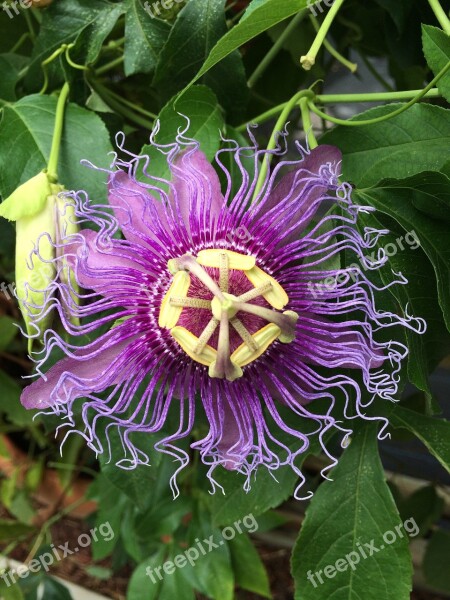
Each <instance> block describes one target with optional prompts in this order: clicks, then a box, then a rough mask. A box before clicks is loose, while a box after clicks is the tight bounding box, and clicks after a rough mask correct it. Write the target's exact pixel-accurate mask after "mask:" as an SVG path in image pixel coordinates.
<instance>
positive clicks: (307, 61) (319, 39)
mask: <svg viewBox="0 0 450 600" xmlns="http://www.w3.org/2000/svg"><path fill="white" fill-rule="evenodd" d="M343 3H344V0H335V1H334V3H333V5H332V6H331V8H330V10H329V11H328V13H327V16H326V17H325V19H324V20H323V23H322V25H321V26H320V28H319V31H318V32H317V35H316V37H315V39H314V42H313V43H312V46H311V48H310V49H309V50H308V52H307V53H306V54H305V55H304V56H302V57H301V58H300V64H301V65H302V67H303V68H304V69H305V71H309V70H310V69H311V68H312V67H313V66H314V65H315V63H316V58H317V54H318V53H319V50H320V49H321V47H322V45H323V43H324V40H325V37H326V35H327V33H328V31H329V29H330V27H331V24H332V23H333V21H334V18H335V17H336V15H337V14H338V12H339V10H340V8H341V6H342V4H343Z"/></svg>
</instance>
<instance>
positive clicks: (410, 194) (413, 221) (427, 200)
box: [356, 172, 450, 330]
mask: <svg viewBox="0 0 450 600" xmlns="http://www.w3.org/2000/svg"><path fill="white" fill-rule="evenodd" d="M356 194H357V195H358V196H359V197H360V198H362V199H363V200H364V203H367V204H371V205H372V206H375V208H377V209H379V210H380V211H382V212H385V213H387V214H388V215H389V216H390V217H392V218H393V219H395V220H396V221H397V222H398V223H399V224H400V225H401V226H402V227H403V228H404V229H406V230H407V231H415V232H416V234H417V237H418V239H419V241H420V243H421V245H422V248H423V250H424V252H425V253H426V255H427V256H428V258H429V259H430V261H431V264H432V265H433V267H434V271H435V274H436V280H437V288H438V297H439V304H440V306H441V309H442V312H443V314H444V318H445V321H446V323H447V328H448V329H449V330H450V247H449V244H448V225H446V224H445V223H442V222H441V221H438V220H436V219H433V218H431V217H428V216H426V215H425V214H424V213H423V212H419V211H418V210H417V209H416V208H415V204H416V203H420V205H421V206H424V205H425V204H433V203H434V201H435V198H439V201H440V202H442V203H445V204H446V205H447V206H448V207H449V208H450V180H449V179H448V178H447V177H446V176H445V175H442V173H432V172H428V173H420V174H417V175H415V176H413V177H410V178H408V179H400V180H397V179H389V180H385V181H381V182H380V183H379V184H378V185H377V186H375V187H372V188H368V189H363V190H361V189H360V190H356Z"/></svg>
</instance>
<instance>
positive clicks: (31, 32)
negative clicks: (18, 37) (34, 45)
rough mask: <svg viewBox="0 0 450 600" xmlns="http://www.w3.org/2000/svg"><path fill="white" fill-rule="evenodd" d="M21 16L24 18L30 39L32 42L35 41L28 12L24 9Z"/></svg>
mask: <svg viewBox="0 0 450 600" xmlns="http://www.w3.org/2000/svg"><path fill="white" fill-rule="evenodd" d="M23 16H24V17H25V21H26V22H27V27H28V31H29V32H30V37H31V39H32V40H33V42H34V41H35V39H36V33H35V31H34V27H33V22H32V21H31V16H30V14H29V12H28V10H26V9H25V10H24V11H23Z"/></svg>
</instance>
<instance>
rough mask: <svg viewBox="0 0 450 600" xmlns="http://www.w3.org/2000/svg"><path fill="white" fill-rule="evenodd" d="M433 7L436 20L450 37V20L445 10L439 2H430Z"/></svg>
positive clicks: (431, 0) (432, 0) (435, 0)
mask: <svg viewBox="0 0 450 600" xmlns="http://www.w3.org/2000/svg"><path fill="white" fill-rule="evenodd" d="M428 2H429V3H430V6H431V10H432V11H433V12H434V14H435V16H436V19H437V20H438V21H439V24H440V26H441V27H442V29H443V30H444V31H445V33H446V34H447V35H450V20H449V18H448V15H447V14H446V13H445V10H444V9H443V8H442V6H441V5H440V3H439V0H428Z"/></svg>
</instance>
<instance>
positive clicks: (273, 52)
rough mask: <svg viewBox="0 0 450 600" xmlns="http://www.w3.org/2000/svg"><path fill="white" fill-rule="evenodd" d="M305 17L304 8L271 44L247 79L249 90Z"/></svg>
mask: <svg viewBox="0 0 450 600" xmlns="http://www.w3.org/2000/svg"><path fill="white" fill-rule="evenodd" d="M305 15H306V8H304V9H303V10H300V11H299V12H298V13H297V14H296V15H295V17H294V18H293V19H292V20H291V21H290V23H289V25H287V27H286V28H285V30H284V31H283V33H282V34H281V35H280V37H279V38H278V39H277V41H276V42H275V43H274V44H273V46H272V48H271V49H270V50H269V52H268V53H267V54H266V56H265V57H264V58H263V59H262V61H261V62H260V63H259V65H258V66H257V67H256V69H255V70H254V72H253V74H252V75H251V76H250V77H249V79H248V87H249V88H252V87H253V86H254V85H255V83H256V82H257V81H258V79H259V78H260V77H261V75H262V74H263V73H264V71H265V70H266V69H267V67H268V66H269V64H270V63H271V62H272V60H273V59H274V58H275V56H276V55H277V54H278V52H279V51H280V50H281V47H282V46H283V44H284V42H285V41H286V40H287V39H288V38H289V36H290V35H291V33H292V32H293V31H294V29H295V28H296V27H297V25H298V24H299V23H300V22H301V21H302V20H303V19H304V18H305Z"/></svg>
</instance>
